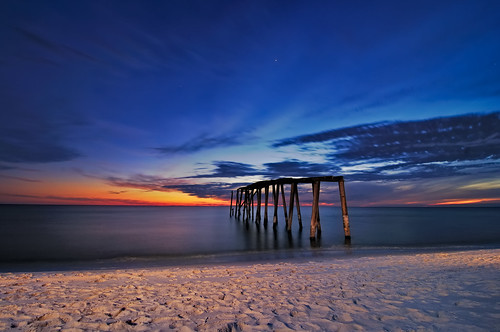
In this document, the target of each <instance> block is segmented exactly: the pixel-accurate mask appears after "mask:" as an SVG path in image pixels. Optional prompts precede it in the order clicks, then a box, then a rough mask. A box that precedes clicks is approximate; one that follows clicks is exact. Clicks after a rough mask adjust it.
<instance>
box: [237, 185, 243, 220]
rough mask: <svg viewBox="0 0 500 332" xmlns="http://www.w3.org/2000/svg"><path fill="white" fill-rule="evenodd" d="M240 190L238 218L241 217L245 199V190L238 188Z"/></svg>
mask: <svg viewBox="0 0 500 332" xmlns="http://www.w3.org/2000/svg"><path fill="white" fill-rule="evenodd" d="M238 192H239V196H237V197H238V219H240V218H241V206H242V204H243V202H242V200H243V191H242V189H238Z"/></svg>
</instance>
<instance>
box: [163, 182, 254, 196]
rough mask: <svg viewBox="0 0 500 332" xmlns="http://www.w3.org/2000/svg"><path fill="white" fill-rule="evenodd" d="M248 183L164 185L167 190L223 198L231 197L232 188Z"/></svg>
mask: <svg viewBox="0 0 500 332" xmlns="http://www.w3.org/2000/svg"><path fill="white" fill-rule="evenodd" d="M244 185H247V183H224V182H217V183H205V184H174V185H166V186H164V188H165V189H167V190H177V191H181V192H183V193H186V194H189V195H192V196H196V197H199V198H221V199H229V197H230V195H231V189H235V188H238V187H241V186H244Z"/></svg>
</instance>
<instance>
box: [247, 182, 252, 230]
mask: <svg viewBox="0 0 500 332" xmlns="http://www.w3.org/2000/svg"><path fill="white" fill-rule="evenodd" d="M251 200H252V197H251V194H250V189H247V219H246V221H247V222H249V221H250V218H251V217H252V211H251V209H252V207H251V206H250V202H251Z"/></svg>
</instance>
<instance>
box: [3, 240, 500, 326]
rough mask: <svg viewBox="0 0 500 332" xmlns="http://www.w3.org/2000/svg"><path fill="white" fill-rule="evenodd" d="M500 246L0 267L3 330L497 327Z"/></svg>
mask: <svg viewBox="0 0 500 332" xmlns="http://www.w3.org/2000/svg"><path fill="white" fill-rule="evenodd" d="M498 280H500V249H490V250H473V251H459V252H437V253H420V254H418V253H417V254H403V255H391V254H387V255H378V256H366V257H354V258H344V259H335V258H322V259H313V260H309V261H293V260H290V261H284V262H273V263H263V264H255V263H253V264H249V263H248V264H228V265H206V266H203V265H197V266H187V267H166V268H149V269H123V270H102V271H101V270H96V271H65V272H35V273H2V274H0V285H1V292H0V330H12V331H16V330H21V331H45V330H64V331H81V330H94V331H95V330H100V331H123V330H130V331H155V330H156V331H160V330H162V331H164V330H176V331H259V330H262V331H289V330H295V331H353V330H360V331H363V330H366V331H374V330H375V331H382V330H387V331H429V330H431V331H432V330H444V331H499V330H500V282H498Z"/></svg>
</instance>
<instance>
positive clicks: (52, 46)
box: [14, 27, 98, 62]
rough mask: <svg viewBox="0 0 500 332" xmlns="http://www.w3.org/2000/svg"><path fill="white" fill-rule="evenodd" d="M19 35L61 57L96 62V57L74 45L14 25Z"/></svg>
mask: <svg viewBox="0 0 500 332" xmlns="http://www.w3.org/2000/svg"><path fill="white" fill-rule="evenodd" d="M14 29H15V30H16V31H17V32H18V33H19V34H20V35H21V36H23V37H24V38H26V39H27V40H29V41H30V42H32V43H34V44H36V45H38V46H40V47H43V48H44V49H46V50H48V51H51V52H53V53H55V54H58V55H60V56H62V57H67V56H72V57H76V58H79V59H84V60H88V61H92V62H98V60H97V59H96V58H94V57H93V56H91V55H89V54H87V53H85V52H82V51H80V50H78V49H76V48H74V47H71V46H69V45H65V44H58V43H55V42H52V41H50V40H48V39H46V38H44V37H43V36H42V35H40V34H38V33H35V32H33V31H30V30H28V29H25V28H20V27H15V28H14Z"/></svg>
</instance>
